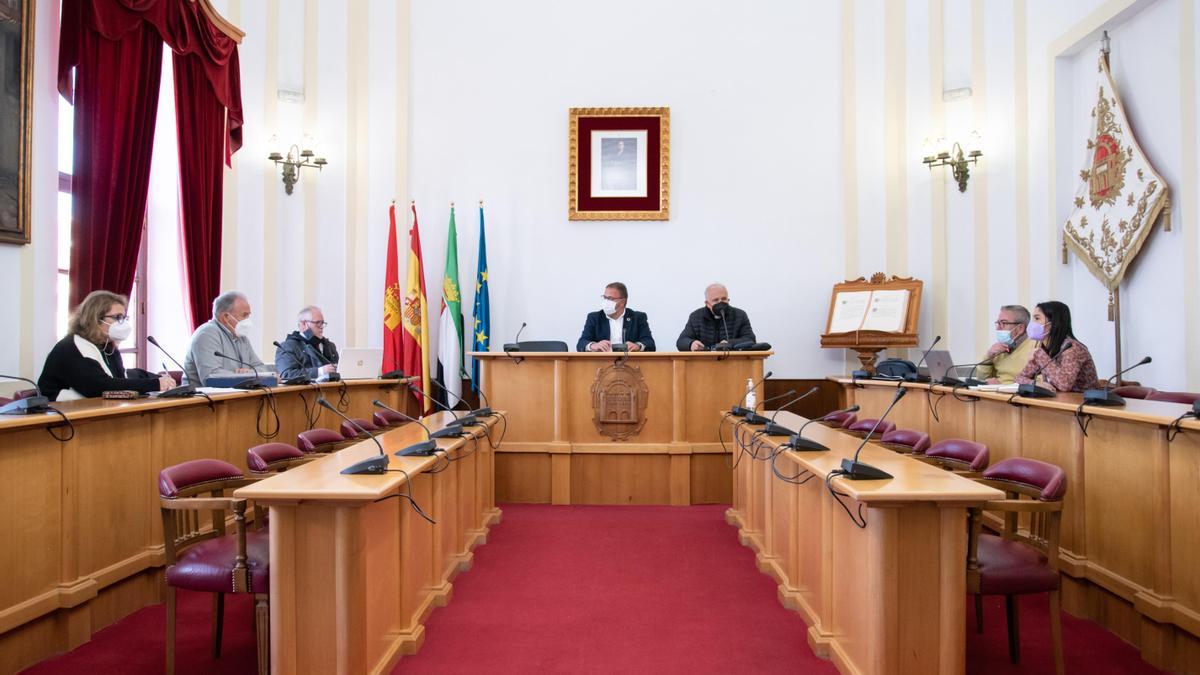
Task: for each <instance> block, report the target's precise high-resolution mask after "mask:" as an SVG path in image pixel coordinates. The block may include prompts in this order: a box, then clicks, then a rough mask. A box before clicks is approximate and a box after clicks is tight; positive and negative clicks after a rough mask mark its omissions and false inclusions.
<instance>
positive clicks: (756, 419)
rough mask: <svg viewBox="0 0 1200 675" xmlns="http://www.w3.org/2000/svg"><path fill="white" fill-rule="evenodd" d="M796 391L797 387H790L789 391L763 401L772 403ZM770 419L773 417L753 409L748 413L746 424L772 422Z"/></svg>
mask: <svg viewBox="0 0 1200 675" xmlns="http://www.w3.org/2000/svg"><path fill="white" fill-rule="evenodd" d="M794 393H796V390H795V389H788V390H787V391H785V392H783V393H782V394H779V395H778V396H772V397H771V398H768V399H766V400H764V401H763V402H762V405H766V404H768V403H770V402H771V401H778V400H779V399H781V398H783V397H784V396H791V395H792V394H794ZM770 421H771V418H769V417H767V416H765V415H760V414H758V413H757V412H755V411H754V410H751V411H750V412H748V413H746V424H766V423H767V422H770Z"/></svg>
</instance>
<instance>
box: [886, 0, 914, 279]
mask: <svg viewBox="0 0 1200 675" xmlns="http://www.w3.org/2000/svg"><path fill="white" fill-rule="evenodd" d="M907 5H908V3H907V2H906V1H905V0H888V1H887V2H885V3H884V10H883V23H884V29H883V30H884V34H883V58H884V77H883V108H884V110H885V111H886V114H885V116H884V129H883V145H884V155H885V156H884V170H885V172H886V179H885V180H886V186H885V190H886V193H885V200H886V211H885V213H886V218H887V221H886V225H887V272H888V274H902V275H907V274H908V167H909V161H908V159H909V157H908V105H907V101H908V99H907V96H908V92H907V91H906V89H905V83H906V82H907V81H908V78H907V76H906V73H907V62H908V51H907V48H906V45H907V43H906V41H905V30H906V28H907V19H906V16H907V12H908V8H907Z"/></svg>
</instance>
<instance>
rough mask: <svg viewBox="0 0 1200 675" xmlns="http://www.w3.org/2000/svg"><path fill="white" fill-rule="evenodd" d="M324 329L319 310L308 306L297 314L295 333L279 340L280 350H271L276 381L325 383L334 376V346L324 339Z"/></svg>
mask: <svg viewBox="0 0 1200 675" xmlns="http://www.w3.org/2000/svg"><path fill="white" fill-rule="evenodd" d="M326 325H328V324H327V323H326V322H325V314H324V313H322V312H321V308H320V307H313V306H311V305H310V306H308V307H305V308H304V309H302V310H300V313H299V314H298V315H297V316H296V330H294V331H292V332H291V333H290V334H289V335H288V336H287V337H286V338H284V339H283V342H281V343H280V344H281V345H282V346H280V347H276V348H275V370H277V371H279V379H281V380H290V379H292V378H295V377H307V378H308V379H310V380H318V379H329V376H330V375H331V374H333V373H336V372H337V362H338V352H337V346H335V345H334V344H333V342H332V341H330V340H327V339H325V326H326Z"/></svg>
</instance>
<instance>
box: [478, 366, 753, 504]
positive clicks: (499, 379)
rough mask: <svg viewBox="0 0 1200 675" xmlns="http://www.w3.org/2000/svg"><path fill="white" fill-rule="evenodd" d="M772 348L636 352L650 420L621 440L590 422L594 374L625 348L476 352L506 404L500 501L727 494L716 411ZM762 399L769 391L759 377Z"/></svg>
mask: <svg viewBox="0 0 1200 675" xmlns="http://www.w3.org/2000/svg"><path fill="white" fill-rule="evenodd" d="M770 354H771V353H770V352H731V353H728V354H721V353H715V352H635V353H633V354H630V355H629V360H628V365H629V366H630V367H632V368H635V369H636V370H637V371H638V372H640V373H641V374H642V377H643V378H644V381H645V383H646V386H647V390H648V392H649V395H648V400H647V401H646V403H647V405H646V411H645V418H646V423H645V426H644V427H643V428H642V429H641V432H640V433H638V434H637V435H636V436H635V437H633V438H631V439H629V440H624V441H615V440H613V439H611V438H608V437H606V436H604V435H602V434H601V433H600V432H599V431H598V430H597V428H596V425H595V424H594V423H593V421H592V418H593V414H594V408H593V384H594V383H595V381H596V377H597V372H598V370H599V369H601V368H604V367H607V366H611V365H613V363H614V362H615V361H616V360H618V359H619V358H620V357H621V355H620V354H615V355H614V354H612V353H591V352H553V353H520V354H518V353H514V354H513V355H512V356H509V355H507V354H504V353H498V352H482V353H474V354H472V356H475V357H476V358H478V359H480V360H481V361H482V362H483V382H484V386H485V387H486V391H487V394H488V396H489V397H490V400H491V404H492V405H493V406H497V407H499V408H503V409H505V410H508V411H509V414H508V423H509V429H508V434H507V436H506V437H505V442H504V447H502V448H501V449H500V451H499V452H497V455H496V495H497V498H498V499H499V500H500V501H511V502H534V503H543V504H544V503H551V504H675V505H684V504H727V503H729V499H730V479H729V468H728V465H727V461H728V457H727V455H726V453H725V451H724V450H722V448H721V444H720V443H719V440H718V437H717V424H716V421H715V420H713V417H712V411H713V410H715V409H718V408H726V409H728V407H729V406H730V405H732V404H733V403H735V402H736V401H737V400H738V399H739V398H741V397H742V396H744V395H745V393H746V380H747V379H753V380H755V381H757V380H759V379H761V378H762V374H763V361H764V360H765V359H766V357H768V356H770ZM758 400H759V401H762V400H763V394H762V387H761V385H760V386H759V387H758Z"/></svg>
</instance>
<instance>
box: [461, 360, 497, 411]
mask: <svg viewBox="0 0 1200 675" xmlns="http://www.w3.org/2000/svg"><path fill="white" fill-rule="evenodd" d="M462 376H463V377H465V378H467V381H468V382H470V383H471V388H472V389H474V390H475V391H477V392H479V397H480V398H482V399H483V407H482V408H476V409H474V410H472V411H471V414H472V415H482V416H484V417H487V416H489V415H491V414H492V403H491V401H488V398H487V394H485V393H483V387H480V386H478V385H477V384H476V383H475V380H473V379H471V375H470V373H468V372H467V369H466V368H463V371H462Z"/></svg>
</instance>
